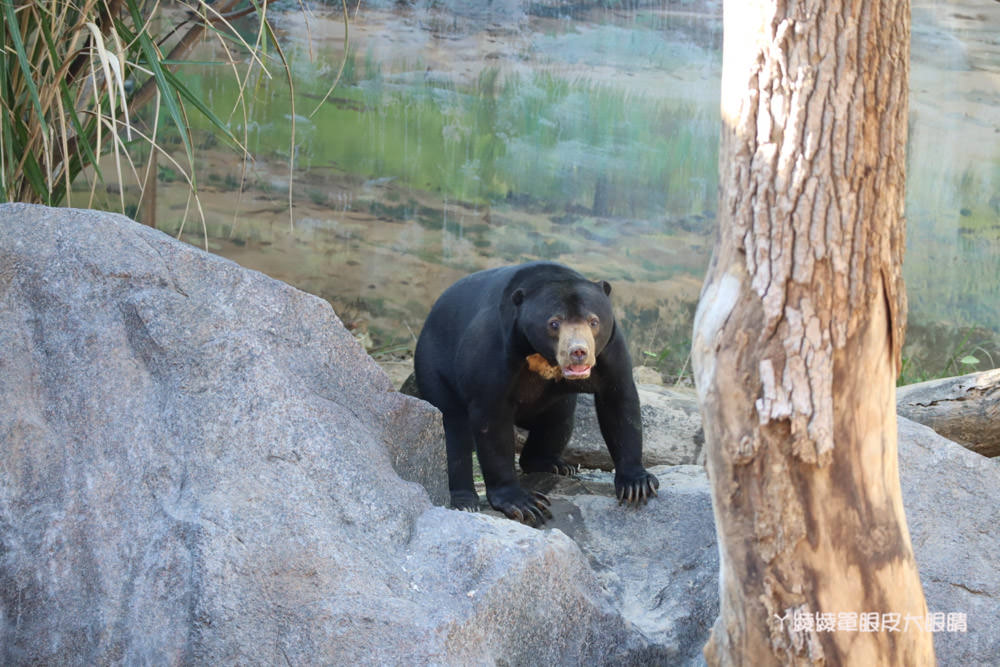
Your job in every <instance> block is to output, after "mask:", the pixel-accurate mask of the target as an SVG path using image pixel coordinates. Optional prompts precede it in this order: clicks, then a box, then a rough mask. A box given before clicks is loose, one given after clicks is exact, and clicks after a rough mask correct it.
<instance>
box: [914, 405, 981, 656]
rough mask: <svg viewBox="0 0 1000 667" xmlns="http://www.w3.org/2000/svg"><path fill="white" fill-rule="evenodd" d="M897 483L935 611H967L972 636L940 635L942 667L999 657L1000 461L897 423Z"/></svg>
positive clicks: (938, 650) (922, 429)
mask: <svg viewBox="0 0 1000 667" xmlns="http://www.w3.org/2000/svg"><path fill="white" fill-rule="evenodd" d="M899 478H900V483H901V484H902V487H903V506H904V507H905V508H906V520H907V523H908V524H909V527H910V537H911V540H912V541H913V552H914V554H915V555H916V557H917V566H918V568H919V569H920V581H921V583H923V586H924V595H925V597H926V598H927V607H928V610H929V611H931V612H940V613H944V614H954V613H960V614H965V615H966V619H967V623H968V630H967V632H948V631H947V630H946V631H944V632H938V633H936V634H935V635H934V650H935V652H936V654H937V659H938V664H939V665H942V667H949V666H951V665H954V666H956V667H958V666H959V665H961V666H962V667H966V666H967V665H996V664H997V656H1000V632H997V628H998V627H1000V568H998V567H997V554H1000V523H998V522H997V519H996V507H997V498H1000V461H998V460H997V459H987V458H984V457H982V456H980V455H979V454H976V453H974V452H971V451H969V450H967V449H965V448H964V447H962V446H961V445H959V444H956V443H954V442H952V441H950V440H947V439H945V438H943V437H942V436H940V435H938V434H937V433H935V432H934V431H932V430H931V429H930V428H928V427H926V426H922V425H920V424H917V423H915V422H912V421H910V420H908V419H906V418H903V417H900V418H899Z"/></svg>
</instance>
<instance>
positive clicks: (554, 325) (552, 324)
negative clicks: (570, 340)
mask: <svg viewBox="0 0 1000 667" xmlns="http://www.w3.org/2000/svg"><path fill="white" fill-rule="evenodd" d="M559 325H560V322H559V320H558V319H557V318H555V317H553V318H552V319H551V320H549V329H551V330H552V331H559Z"/></svg>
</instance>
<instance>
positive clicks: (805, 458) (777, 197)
mask: <svg viewBox="0 0 1000 667" xmlns="http://www.w3.org/2000/svg"><path fill="white" fill-rule="evenodd" d="M909 22H910V14H909V3H908V1H907V0H882V1H881V2H874V1H868V0H853V1H851V2H848V0H829V1H827V0H803V1H801V2H794V1H792V2H780V1H777V0H775V1H771V2H762V1H760V0H726V3H725V18H724V35H725V37H724V55H723V76H722V79H723V82H722V83H723V91H722V113H723V125H724V127H723V132H722V145H721V155H720V201H719V226H720V231H719V238H718V239H717V244H716V247H715V252H714V254H713V258H712V263H711V266H710V268H709V270H708V275H707V278H706V281H705V285H704V288H703V291H702V296H701V302H700V304H699V308H698V312H697V314H696V317H695V331H694V338H695V340H694V346H693V348H694V349H693V360H694V364H695V376H696V382H697V385H698V392H699V400H700V401H701V405H702V413H703V416H704V420H705V438H706V449H707V468H708V472H709V476H710V478H711V482H712V495H713V498H712V500H713V506H714V510H715V521H716V530H717V531H718V534H719V549H720V554H721V573H720V594H721V598H722V599H721V611H720V615H719V618H718V620H717V621H716V624H715V626H714V628H713V631H712V636H711V638H710V640H709V643H708V644H707V646H706V647H705V656H706V658H707V659H708V662H709V664H712V665H720V664H721V665H731V664H747V665H768V664H810V663H812V664H817V663H824V662H825V664H828V665H839V664H857V665H876V664H877V665H890V664H895V665H921V664H933V661H934V653H933V646H932V642H931V634H930V633H928V632H925V631H923V629H922V628H923V626H924V621H925V617H926V614H927V608H926V604H925V602H924V596H923V591H922V589H921V586H920V580H919V578H918V575H917V568H916V564H915V561H914V558H913V552H912V549H911V546H910V536H909V531H908V529H907V525H906V518H905V516H904V514H903V505H902V501H901V497H900V487H899V476H898V471H897V460H896V404H895V382H894V378H895V376H896V375H897V373H898V368H899V358H900V357H899V354H900V346H901V344H902V338H903V331H904V328H905V313H906V304H905V292H904V289H903V284H902V277H901V273H900V271H901V262H902V254H903V248H904V220H903V197H904V183H905V147H906V129H907V86H908V74H909ZM852 619H853V620H852ZM873 622H874V630H873ZM918 626H919V627H918ZM869 630H873V631H869ZM896 630H898V631H896Z"/></svg>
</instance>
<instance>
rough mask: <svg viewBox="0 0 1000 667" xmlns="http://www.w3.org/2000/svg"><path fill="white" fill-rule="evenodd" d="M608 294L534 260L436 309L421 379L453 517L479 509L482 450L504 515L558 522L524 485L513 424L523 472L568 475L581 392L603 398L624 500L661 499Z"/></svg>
mask: <svg viewBox="0 0 1000 667" xmlns="http://www.w3.org/2000/svg"><path fill="white" fill-rule="evenodd" d="M610 294H611V285H609V284H608V283H607V282H604V281H601V282H591V281H589V280H587V279H586V278H584V277H583V276H582V275H580V274H579V273H577V272H576V271H573V270H572V269H569V268H567V267H565V266H562V265H560V264H555V263H552V262H531V263H528V264H521V265H519V266H507V267H501V268H497V269H489V270H486V271H480V272H478V273H474V274H472V275H469V276H466V277H465V278H462V279H461V280H459V281H458V282H456V283H455V284H454V285H452V286H451V287H449V288H448V289H447V290H445V292H444V293H443V294H442V295H441V297H440V298H439V299H438V300H437V302H436V303H435V304H434V306H433V307H432V308H431V312H430V314H429V315H428V316H427V320H426V322H425V323H424V327H423V330H422V331H421V332H420V338H419V339H418V340H417V348H416V352H415V354H414V372H415V375H416V381H417V387H418V389H419V391H420V395H421V396H422V397H423V398H424V400H427V401H429V402H430V403H432V404H433V405H435V406H436V407H437V408H438V409H439V410H441V412H442V414H443V416H444V429H445V437H446V443H447V449H448V482H449V487H450V490H451V503H452V505H453V506H454V507H456V508H458V509H465V510H474V509H477V508H478V506H479V496H478V494H477V493H476V491H475V488H474V485H473V479H472V452H473V448H475V450H476V453H477V455H478V457H479V465H480V467H481V468H482V471H483V477H484V479H485V481H486V498H487V500H489V503H490V505H491V506H492V507H493V508H494V509H497V510H499V511H501V512H503V513H504V514H505V515H507V516H508V517H510V518H512V519H516V520H518V521H521V522H523V523H526V524H529V525H535V526H539V525H541V524H543V523H544V522H545V520H546V519H547V518H552V513H551V511H550V510H549V501H548V498H546V497H545V496H544V495H543V494H541V493H538V492H533V493H528V492H527V491H525V490H524V489H522V488H521V486H520V485H519V484H518V481H517V474H516V472H515V470H514V425H515V424H516V425H517V426H521V427H523V428H525V429H527V430H528V439H527V441H526V442H525V444H524V449H523V451H522V452H521V459H520V463H521V470H523V471H524V472H553V473H557V474H561V475H570V474H572V472H573V471H572V468H571V467H570V466H569V465H568V464H567V463H566V462H565V461H564V460H563V459H562V458H561V454H562V451H563V449H564V448H565V447H566V443H567V442H569V438H570V435H571V434H572V432H573V414H574V410H575V408H576V394H578V393H581V392H587V393H592V394H594V403H595V405H596V407H597V419H598V422H599V423H600V426H601V434H602V435H603V436H604V441H605V443H606V444H607V447H608V451H609V452H610V453H611V458H612V459H613V460H614V463H615V491H616V493H617V496H618V499H619V502H625V503H634V504H636V505H638V504H641V503H644V502H645V501H646V500H647V499H648V498H649V497H650V496H654V495H656V489H657V488H659V484H660V483H659V481H658V480H657V479H656V477H655V476H654V475H652V474H650V473H648V472H647V471H646V469H645V468H643V466H642V421H641V418H640V413H639V395H638V392H637V391H636V388H635V382H634V381H633V380H632V362H631V359H630V357H629V353H628V347H627V345H626V344H625V338H624V336H623V334H622V331H621V328H620V327H617V326H616V324H615V318H614V314H613V313H612V310H611V300H610V298H609V295H610Z"/></svg>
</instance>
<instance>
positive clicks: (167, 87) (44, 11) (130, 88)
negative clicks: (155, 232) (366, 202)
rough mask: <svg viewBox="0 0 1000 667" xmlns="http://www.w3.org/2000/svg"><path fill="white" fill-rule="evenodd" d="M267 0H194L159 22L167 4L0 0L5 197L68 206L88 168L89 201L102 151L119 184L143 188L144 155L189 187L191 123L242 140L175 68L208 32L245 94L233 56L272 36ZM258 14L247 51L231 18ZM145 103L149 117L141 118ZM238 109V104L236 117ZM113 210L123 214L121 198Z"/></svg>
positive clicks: (0, 173)
mask: <svg viewBox="0 0 1000 667" xmlns="http://www.w3.org/2000/svg"><path fill="white" fill-rule="evenodd" d="M266 4H267V3H266V1H264V2H258V3H254V4H253V5H251V6H249V7H242V8H238V7H237V5H240V3H239V2H237V1H236V0H225V1H223V2H216V3H214V4H211V3H209V2H207V1H206V0H194V1H193V2H191V3H189V6H188V11H186V12H185V13H184V14H180V13H178V12H177V11H176V10H174V14H172V15H170V16H166V15H165V14H164V13H165V12H166V11H168V10H167V9H165V8H164V3H146V2H143V1H142V0H76V1H69V0H47V1H43V0H37V1H32V2H26V1H24V0H0V12H2V14H3V18H4V21H3V27H2V28H0V33H2V37H0V38H2V40H3V49H2V50H0V103H2V112H3V114H2V116H0V201H24V202H33V203H44V204H49V205H59V204H62V203H67V204H72V203H73V202H72V201H71V197H72V192H73V189H74V188H73V183H74V181H75V180H76V178H77V177H78V176H80V175H81V174H88V178H89V172H88V169H92V170H93V176H94V177H96V178H94V180H93V182H92V183H91V187H90V201H89V202H88V204H87V205H91V204H92V203H93V201H94V193H95V189H96V183H97V182H98V181H103V180H104V178H103V174H102V171H101V168H102V156H105V155H109V156H111V158H112V160H111V162H112V164H113V165H114V170H115V171H116V172H117V180H118V182H119V183H122V182H123V181H124V180H125V177H126V176H128V177H131V179H133V180H135V181H137V182H139V183H142V182H144V179H143V177H142V176H141V175H140V173H139V172H140V169H141V168H142V167H141V165H139V166H137V165H136V158H137V156H139V155H143V156H145V157H146V159H147V160H148V162H147V163H146V168H147V169H150V168H152V165H153V164H154V161H153V160H152V159H150V156H153V155H154V153H158V154H159V155H160V156H161V157H163V158H164V159H165V160H166V161H167V162H168V163H169V164H170V166H166V167H164V166H161V168H160V169H161V170H160V174H161V175H168V176H173V177H175V178H177V177H181V178H184V179H185V180H186V181H187V182H188V183H189V184H190V186H191V187H192V189H195V188H196V180H195V176H194V171H193V169H192V168H191V165H193V163H194V146H193V143H192V140H191V136H190V133H189V131H188V130H187V128H188V127H189V125H190V118H191V115H193V114H196V115H198V116H200V117H201V118H203V119H204V120H205V122H206V123H207V124H208V125H209V126H210V128H211V130H212V133H213V134H214V135H216V136H221V137H223V138H224V139H226V140H228V142H229V143H230V144H232V145H233V146H236V147H239V148H240V149H242V145H243V143H244V142H242V141H241V140H239V139H237V137H235V136H234V135H233V134H232V132H231V131H230V130H229V125H228V123H227V122H225V121H223V120H222V119H220V118H219V117H218V116H217V115H216V114H215V113H214V112H213V111H212V110H211V109H210V108H209V107H208V106H207V105H206V104H205V102H204V101H203V98H202V97H201V95H199V94H197V93H195V92H192V90H191V88H190V87H189V86H188V85H187V84H186V83H185V81H184V80H183V79H182V78H181V75H180V74H179V73H177V72H176V71H175V70H177V69H178V67H179V66H182V65H183V64H184V60H183V58H184V57H185V56H186V55H187V54H188V53H189V52H190V50H191V49H192V48H193V47H194V45H195V44H196V43H197V42H198V41H199V40H200V38H201V36H202V35H203V34H213V33H214V36H216V37H218V38H219V39H220V40H222V43H223V44H225V45H226V46H225V48H226V51H227V53H229V54H230V55H231V56H232V62H231V63H229V65H230V67H231V68H232V73H233V74H234V79H235V80H236V81H238V82H239V85H240V86H241V87H245V86H246V85H247V82H248V81H249V80H250V76H249V73H248V72H247V73H244V74H241V73H240V72H239V71H238V70H237V65H236V63H237V62H238V61H239V60H240V59H241V58H242V56H239V55H236V52H243V53H244V54H254V53H256V52H257V51H259V50H260V49H261V46H262V44H264V43H265V42H266V41H267V40H268V39H269V37H268V35H270V32H269V31H268V30H265V29H264V28H266V27H267V26H266V20H265V17H264V8H265V6H266ZM220 12H223V13H224V12H230V13H229V14H220ZM253 13H257V15H258V18H259V19H260V21H259V26H260V30H259V31H258V33H257V36H256V39H255V41H253V42H252V43H251V42H248V41H246V40H245V39H244V38H243V37H241V35H240V33H239V32H238V31H237V30H236V29H235V28H234V27H233V25H232V24H231V23H230V22H229V20H230V19H234V18H236V17H237V16H242V15H246V14H253ZM181 16H182V17H183V20H181V21H180V23H179V24H178V22H177V20H176V19H177V18H178V17H181ZM167 48H170V49H171V50H170V51H169V52H165V49H167ZM248 60H249V62H250V63H251V64H250V65H248V66H247V68H252V67H258V68H261V67H263V63H262V62H261V61H260V60H259V58H257V56H255V55H251V57H250V58H249V59H248ZM151 102H156V104H154V105H153V108H152V113H149V114H146V113H142V112H143V108H144V107H146V106H147V105H149V103H151ZM242 105H243V102H242V98H240V99H239V100H237V102H236V103H235V105H234V107H233V109H234V111H235V110H239V109H240V108H241V107H242ZM243 108H245V107H243ZM243 115H244V117H245V116H246V114H245V113H244V114H243ZM168 127H169V128H170V129H171V130H173V131H174V132H178V135H179V139H180V143H181V144H182V145H183V149H184V156H185V157H186V160H187V167H184V166H182V165H181V164H179V163H178V162H177V161H176V160H175V159H174V158H172V157H171V155H170V153H168V152H167V151H166V150H164V149H163V148H162V147H161V145H160V143H159V142H158V139H159V138H160V136H161V135H160V133H161V132H163V131H164V130H165V129H166V128H168ZM122 190H123V189H120V190H119V191H122ZM120 206H121V209H122V210H123V211H124V210H126V205H125V201H124V199H122V200H121V201H120Z"/></svg>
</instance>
